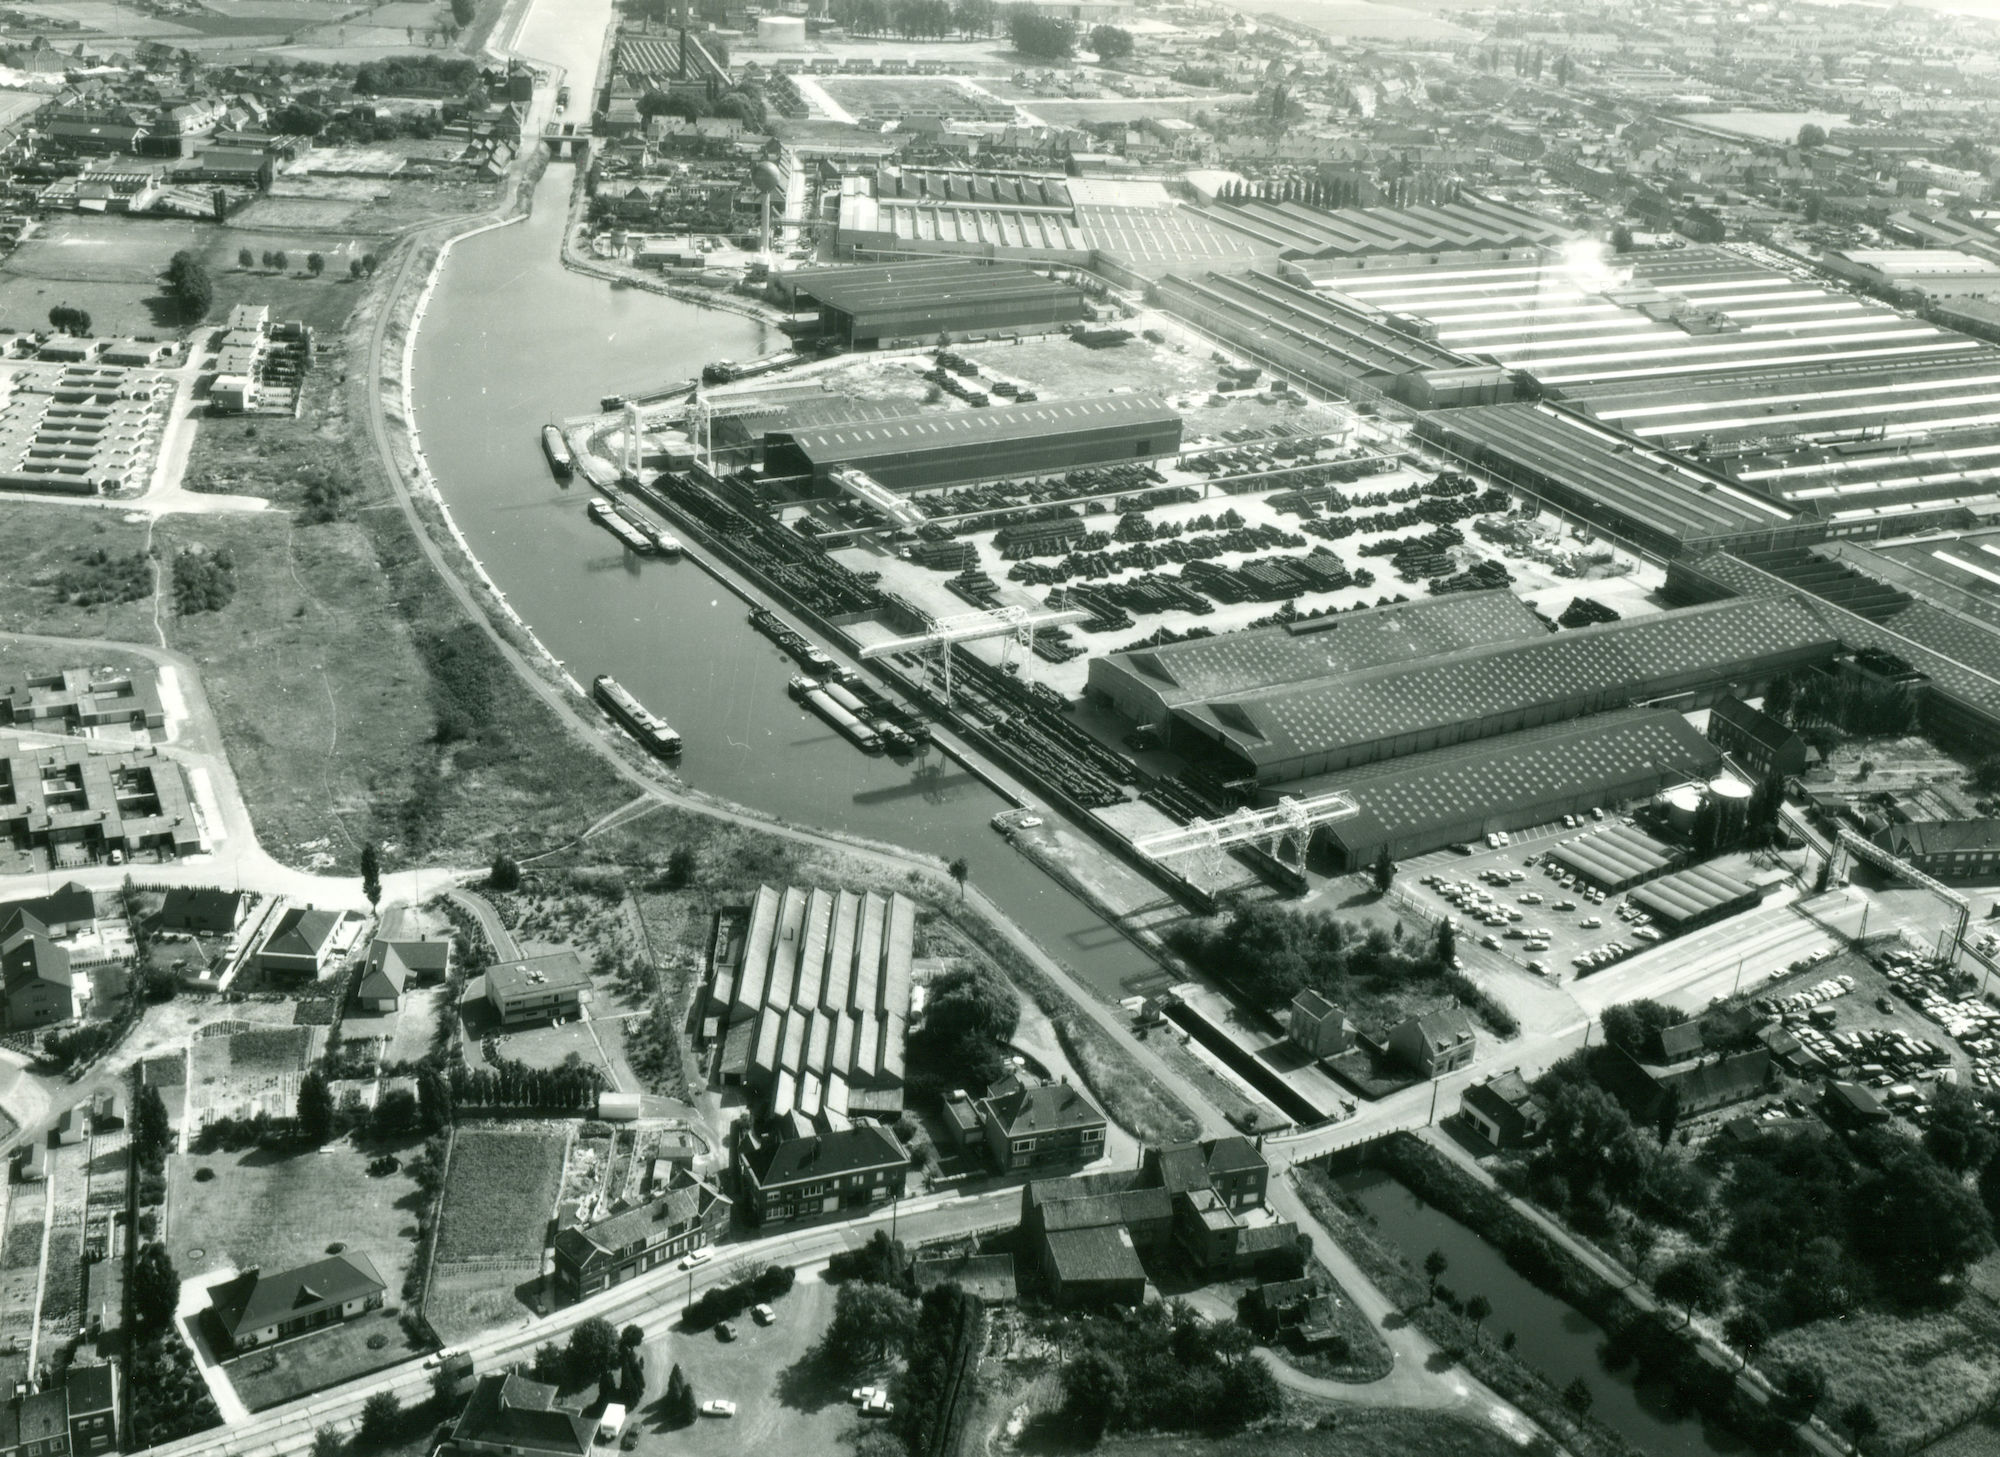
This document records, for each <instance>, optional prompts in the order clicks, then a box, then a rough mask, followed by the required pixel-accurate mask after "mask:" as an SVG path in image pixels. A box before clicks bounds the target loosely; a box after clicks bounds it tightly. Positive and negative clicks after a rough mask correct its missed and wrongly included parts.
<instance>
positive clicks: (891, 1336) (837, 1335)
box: [820, 1280, 917, 1371]
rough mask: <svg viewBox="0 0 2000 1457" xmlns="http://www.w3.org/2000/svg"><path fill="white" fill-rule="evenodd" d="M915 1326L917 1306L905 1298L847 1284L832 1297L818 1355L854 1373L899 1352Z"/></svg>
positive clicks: (893, 1292) (883, 1288)
mask: <svg viewBox="0 0 2000 1457" xmlns="http://www.w3.org/2000/svg"><path fill="white" fill-rule="evenodd" d="M916 1323H917V1305H916V1302H915V1301H913V1300H911V1299H910V1298H909V1297H908V1296H907V1295H904V1294H903V1293H902V1292H900V1291H897V1290H892V1289H890V1288H889V1287H888V1286H887V1285H871V1284H867V1283H866V1282H863V1281H858V1280H850V1281H848V1282H847V1283H846V1284H844V1285H842V1286H841V1287H840V1291H839V1293H838V1294H837V1295H835V1296H834V1301H833V1319H832V1321H830V1322H829V1323H828V1325H827V1328H826V1334H825V1335H824V1336H823V1337H822V1338H821V1341H820V1353H821V1355H822V1356H824V1357H825V1358H826V1359H827V1360H828V1362H830V1363H831V1364H832V1365H833V1366H835V1367H836V1368H837V1369H840V1370H846V1371H852V1370H856V1369H859V1368H861V1367H864V1366H868V1365H872V1364H874V1363H875V1362H877V1361H881V1360H883V1359H885V1358H887V1357H888V1356H890V1355H892V1354H894V1353H895V1352H897V1351H900V1350H901V1349H902V1347H903V1342H904V1341H906V1340H908V1339H909V1336H910V1332H911V1331H912V1330H914V1329H915V1328H916Z"/></svg>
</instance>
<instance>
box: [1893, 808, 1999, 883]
mask: <svg viewBox="0 0 2000 1457" xmlns="http://www.w3.org/2000/svg"><path fill="white" fill-rule="evenodd" d="M1874 840H1875V843H1876V844H1877V845H1879V846H1881V847H1882V848H1883V849H1884V850H1887V851H1888V852H1889V853H1890V854H1891V855H1894V856H1896V857H1897V858H1899V859H1902V860H1907V861H1909V863H1910V864H1912V865H1914V866H1915V867H1916V868H1917V869H1919V870H1921V871H1923V872H1924V874H1926V875H1929V876H1931V877H1933V878H1935V879H1937V880H1987V879H1991V878H1992V877H1993V876H1994V875H1996V874H2000V819H1966V820H1918V821H1915V822H1913V823H1911V824H1906V825H1890V826H1889V827H1888V828H1887V829H1884V830H1881V831H1879V832H1877V833H1876V835H1875V836H1874Z"/></svg>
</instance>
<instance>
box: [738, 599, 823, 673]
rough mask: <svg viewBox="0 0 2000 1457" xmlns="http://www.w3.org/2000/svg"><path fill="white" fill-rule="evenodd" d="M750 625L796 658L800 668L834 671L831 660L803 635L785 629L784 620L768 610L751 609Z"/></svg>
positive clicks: (787, 628)
mask: <svg viewBox="0 0 2000 1457" xmlns="http://www.w3.org/2000/svg"><path fill="white" fill-rule="evenodd" d="M750 625H751V626H752V627H754V628H756V629H757V631H759V632H761V633H763V634H764V636H766V637H768V638H769V639H770V640H771V641H772V642H774V643H776V644H777V645H778V646H779V647H781V648H783V649H784V650H785V651H786V652H788V653H790V654H791V655H792V656H793V657H794V658H796V659H797V660H798V664H799V666H800V667H802V668H808V669H810V670H812V671H813V672H815V673H831V672H833V671H834V661H833V659H832V658H830V657H828V656H827V655H826V654H825V653H823V652H821V651H820V650H819V649H818V648H816V647H814V646H813V645H812V644H811V643H809V642H807V641H806V639H805V637H804V635H803V634H801V633H798V632H795V631H793V630H792V629H791V628H789V627H787V626H786V625H785V621H784V619H783V618H781V617H779V616H778V614H777V613H775V612H773V611H771V610H770V609H769V608H765V607H752V608H751V609H750Z"/></svg>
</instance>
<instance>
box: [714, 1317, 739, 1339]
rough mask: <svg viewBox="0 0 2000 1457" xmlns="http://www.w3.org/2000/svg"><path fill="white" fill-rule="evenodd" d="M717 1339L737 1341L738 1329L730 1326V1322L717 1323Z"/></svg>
mask: <svg viewBox="0 0 2000 1457" xmlns="http://www.w3.org/2000/svg"><path fill="white" fill-rule="evenodd" d="M715 1338H716V1339H717V1340H718V1341H733V1340H735V1339H736V1327H735V1326H733V1325H731V1324H730V1323H729V1322H728V1321H726V1320H724V1321H717V1322H716V1326H715Z"/></svg>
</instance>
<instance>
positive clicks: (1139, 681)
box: [1085, 589, 1549, 731]
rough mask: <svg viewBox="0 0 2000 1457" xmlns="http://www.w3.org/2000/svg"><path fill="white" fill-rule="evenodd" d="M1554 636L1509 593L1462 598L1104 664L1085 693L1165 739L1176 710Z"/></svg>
mask: <svg viewBox="0 0 2000 1457" xmlns="http://www.w3.org/2000/svg"><path fill="white" fill-rule="evenodd" d="M1548 631H1549V629H1548V626H1547V624H1545V623H1544V622H1543V621H1542V620H1541V619H1540V618H1539V617H1537V616H1536V615H1535V613H1534V611H1533V609H1532V608H1530V607H1529V606H1528V605H1527V604H1526V603H1525V602H1523V601H1521V599H1520V598H1518V597H1516V596H1515V595H1514V594H1513V593H1512V592H1509V591H1506V590H1505V589H1496V590H1494V591H1490V592H1454V593H1451V594H1449V595H1447V596H1443V597H1419V598H1417V599H1415V600H1414V601H1410V602H1397V603H1392V604H1390V605H1388V606H1385V607H1371V608H1368V609H1366V610H1364V611H1360V612H1341V613H1335V614H1332V615H1330V616H1327V617H1315V618H1309V619H1306V620H1304V621H1299V622H1289V623H1285V624H1283V625H1281V626H1278V627H1264V628H1255V629H1252V630H1250V631H1247V632H1232V633H1227V634H1224V635H1222V636H1220V637H1207V638H1193V639H1190V640H1189V641H1187V642H1177V643H1163V644H1161V645H1159V646H1157V647H1150V648H1135V649H1130V650H1127V651H1125V652H1116V653H1104V654H1100V655H1097V656H1094V657H1092V658H1091V660H1090V679H1089V685H1088V687H1087V688H1086V689H1085V692H1086V693H1087V694H1088V696H1089V697H1090V698H1091V699H1093V700H1094V701H1096V702H1098V703H1101V704H1103V705H1104V706H1105V707H1107V708H1110V709H1111V710H1113V711H1114V712H1116V713H1118V714H1119V715H1121V716H1122V717H1124V718H1127V719H1130V720H1131V721H1132V722H1134V723H1138V724H1144V725H1147V726H1149V727H1151V728H1154V729H1158V730H1161V731H1165V730H1166V728H1167V727H1168V725H1169V723H1170V721H1171V719H1172V716H1173V710H1174V709H1176V708H1180V707H1183V706H1185V705H1188V704H1191V703H1197V702H1200V701H1201V700H1203V699H1209V698H1226V697H1229V696H1231V695H1234V694H1239V693H1251V692H1255V691H1257V690H1259V689H1264V688H1272V687H1276V686H1278V685H1281V684H1287V683H1298V682H1302V681H1305V680H1307V679H1311V678H1316V677H1325V676H1330V675H1334V674H1339V673H1351V672H1356V671H1359V670H1360V669H1363V668H1372V667H1379V666H1381V665H1383V664H1386V663H1414V662H1420V661H1422V660H1423V659H1426V658H1431V657H1435V656H1437V655H1439V654H1441V653H1451V652H1457V651H1459V650H1460V649H1462V648H1471V647H1479V646H1481V645H1482V644H1486V643H1498V642H1527V641H1531V640H1533V639H1536V638H1542V637H1546V636H1548Z"/></svg>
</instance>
